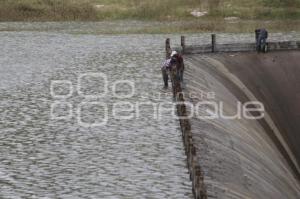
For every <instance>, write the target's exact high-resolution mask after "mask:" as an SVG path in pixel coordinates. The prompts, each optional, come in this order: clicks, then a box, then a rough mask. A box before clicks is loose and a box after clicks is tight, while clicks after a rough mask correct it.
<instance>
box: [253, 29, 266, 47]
mask: <svg viewBox="0 0 300 199" xmlns="http://www.w3.org/2000/svg"><path fill="white" fill-rule="evenodd" d="M267 38H268V31H267V30H266V29H264V28H261V29H256V30H255V39H256V50H257V52H267V50H268V44H267Z"/></svg>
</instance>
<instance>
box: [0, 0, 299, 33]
mask: <svg viewBox="0 0 300 199" xmlns="http://www.w3.org/2000/svg"><path fill="white" fill-rule="evenodd" d="M276 2H277V1H276ZM276 2H275V1H271V0H253V1H243V0H202V1H199V0H164V1H161V0H151V1H150V0H144V1H136V0H122V1H109V0H63V1H61V0H22V1H11V0H2V1H0V22H65V21H69V22H71V21H72V22H74V21H77V22H86V21H89V22H90V21H97V22H114V21H139V22H145V23H146V24H148V23H149V24H157V25H154V26H152V25H141V26H137V27H132V28H131V29H127V28H124V30H122V29H118V30H117V31H116V30H112V29H109V27H108V29H107V30H103V31H102V33H108V34H110V33H174V32H175V33H178V32H211V31H220V32H249V31H253V29H255V28H257V27H266V28H268V29H270V30H271V31H272V30H274V31H282V32H286V31H299V30H300V1H298V0H282V1H280V2H279V3H278V2H277V3H276Z"/></svg>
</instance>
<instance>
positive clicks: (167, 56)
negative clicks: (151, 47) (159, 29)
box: [166, 38, 171, 59]
mask: <svg viewBox="0 0 300 199" xmlns="http://www.w3.org/2000/svg"><path fill="white" fill-rule="evenodd" d="M170 43H171V42H170V38H167V39H166V59H169V58H170V57H171V44H170Z"/></svg>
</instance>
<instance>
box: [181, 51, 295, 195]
mask: <svg viewBox="0 0 300 199" xmlns="http://www.w3.org/2000/svg"><path fill="white" fill-rule="evenodd" d="M185 61H186V72H185V83H186V89H185V92H186V96H187V97H186V100H188V101H190V102H191V103H193V104H194V105H196V104H197V103H198V102H201V101H214V102H216V103H218V104H219V103H220V102H222V103H223V104H224V106H223V112H224V114H225V115H228V116H229V115H235V113H236V112H237V103H238V102H241V103H245V102H247V101H254V100H257V101H261V102H262V103H263V104H264V106H265V109H266V111H265V117H264V118H263V119H261V120H249V119H246V118H242V119H224V118H221V117H218V118H217V119H211V120H208V119H203V118H200V117H197V116H194V117H193V118H192V119H191V125H192V127H191V128H192V133H193V139H195V140H194V142H195V143H196V148H197V155H198V158H199V164H200V165H201V167H202V169H203V171H204V182H205V184H206V186H207V193H208V198H255V199H259V198H262V199H268V198H270V199H271V198H272V199H277V198H278V199H282V198H291V199H292V198H295V199H296V198H300V183H299V160H300V144H299V143H300V135H299V130H300V117H299V116H300V115H299V114H300V64H299V63H300V52H299V51H289V52H272V53H267V54H257V53H234V54H211V55H208V54H206V55H199V54H198V55H186V56H185ZM213 93H214V97H212V95H213ZM212 111H213V107H211V106H209V105H207V106H201V109H200V112H201V114H202V115H207V114H209V113H211V112H212Z"/></svg>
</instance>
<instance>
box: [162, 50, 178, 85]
mask: <svg viewBox="0 0 300 199" xmlns="http://www.w3.org/2000/svg"><path fill="white" fill-rule="evenodd" d="M172 69H175V70H176V78H177V79H178V80H179V81H180V82H181V83H182V82H183V72H184V62H183V58H182V56H181V55H180V54H178V53H177V52H176V51H172V53H171V58H169V59H167V60H165V61H164V63H163V65H162V67H161V70H162V76H163V81H164V88H168V81H169V75H170V72H171V70H172Z"/></svg>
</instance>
